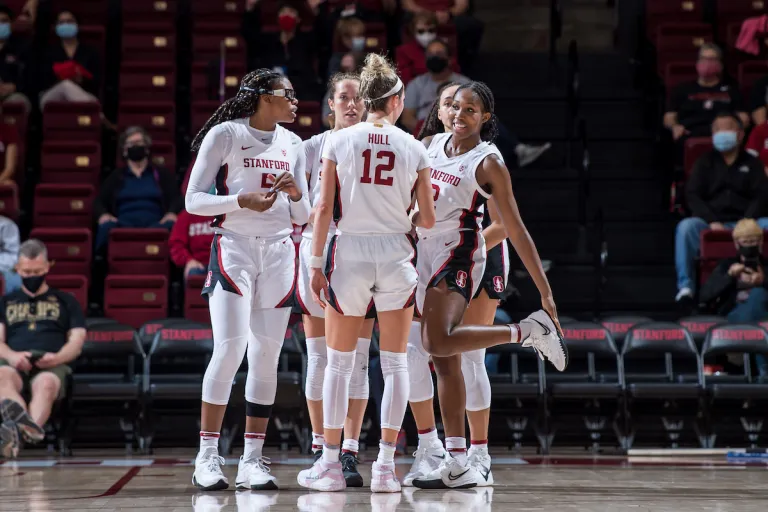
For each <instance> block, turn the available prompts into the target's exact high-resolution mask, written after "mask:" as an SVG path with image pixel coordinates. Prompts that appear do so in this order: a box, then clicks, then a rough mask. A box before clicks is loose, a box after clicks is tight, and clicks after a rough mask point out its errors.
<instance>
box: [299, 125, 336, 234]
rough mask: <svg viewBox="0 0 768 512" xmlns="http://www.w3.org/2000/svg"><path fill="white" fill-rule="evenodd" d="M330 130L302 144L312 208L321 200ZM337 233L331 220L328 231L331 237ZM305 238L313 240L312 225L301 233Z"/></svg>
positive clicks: (307, 226) (308, 225)
mask: <svg viewBox="0 0 768 512" xmlns="http://www.w3.org/2000/svg"><path fill="white" fill-rule="evenodd" d="M331 133H332V132H331V131H330V130H328V131H325V132H323V133H318V134H317V135H313V136H312V137H311V138H309V139H307V140H305V141H304V142H302V147H303V148H304V158H305V161H306V173H307V188H308V190H309V203H310V204H311V205H312V207H315V206H316V205H317V202H318V201H319V200H320V182H321V180H320V178H321V176H320V174H321V172H322V170H323V147H324V146H325V142H326V140H327V139H328V135H330V134H331ZM335 232H336V223H335V222H334V221H333V220H331V227H330V229H329V230H328V234H329V235H333V234H334V233H335ZM301 236H303V237H304V238H310V239H311V238H312V224H307V225H306V226H305V227H304V230H303V231H302V232H301Z"/></svg>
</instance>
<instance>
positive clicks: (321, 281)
mask: <svg viewBox="0 0 768 512" xmlns="http://www.w3.org/2000/svg"><path fill="white" fill-rule="evenodd" d="M309 272H310V277H309V286H310V287H311V288H312V300H314V301H315V302H316V303H317V304H318V305H319V306H320V307H321V308H323V309H325V306H326V305H327V304H326V302H325V301H324V300H323V299H322V298H321V297H320V292H323V293H324V294H325V295H324V297H325V298H328V297H330V295H329V294H328V279H326V277H325V274H323V271H322V270H321V269H319V268H313V269H310V270H309Z"/></svg>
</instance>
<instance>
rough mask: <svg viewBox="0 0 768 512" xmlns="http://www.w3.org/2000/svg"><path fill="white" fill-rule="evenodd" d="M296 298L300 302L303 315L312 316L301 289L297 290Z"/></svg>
mask: <svg viewBox="0 0 768 512" xmlns="http://www.w3.org/2000/svg"><path fill="white" fill-rule="evenodd" d="M296 300H297V301H298V302H299V309H301V314H302V315H307V316H312V315H310V313H309V310H308V309H307V306H306V304H304V301H303V300H301V292H300V291H299V290H296Z"/></svg>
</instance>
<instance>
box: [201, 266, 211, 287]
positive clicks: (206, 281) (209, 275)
mask: <svg viewBox="0 0 768 512" xmlns="http://www.w3.org/2000/svg"><path fill="white" fill-rule="evenodd" d="M212 278H213V272H211V271H210V270H209V271H208V275H207V276H205V284H204V285H203V287H204V288H208V287H209V286H211V279H212Z"/></svg>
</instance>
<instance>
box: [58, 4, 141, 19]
mask: <svg viewBox="0 0 768 512" xmlns="http://www.w3.org/2000/svg"><path fill="white" fill-rule="evenodd" d="M131 1H133V0H131ZM51 3H52V5H51V12H53V13H59V12H61V11H70V12H71V13H72V14H74V15H75V16H76V17H77V21H78V23H80V24H82V25H90V24H93V25H105V24H106V23H107V10H108V5H109V2H105V1H104V0H54V1H53V2H51Z"/></svg>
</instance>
